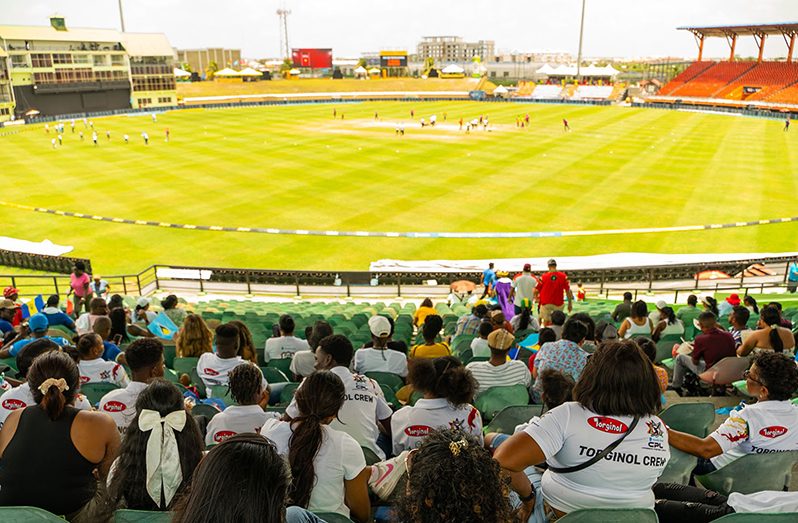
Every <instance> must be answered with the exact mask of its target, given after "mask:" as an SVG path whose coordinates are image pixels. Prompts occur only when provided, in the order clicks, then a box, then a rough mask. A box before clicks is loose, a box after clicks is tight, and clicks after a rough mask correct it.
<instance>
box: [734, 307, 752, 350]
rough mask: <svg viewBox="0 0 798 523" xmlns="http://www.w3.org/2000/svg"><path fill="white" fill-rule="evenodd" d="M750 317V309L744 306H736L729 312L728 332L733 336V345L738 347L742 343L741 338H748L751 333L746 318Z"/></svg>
mask: <svg viewBox="0 0 798 523" xmlns="http://www.w3.org/2000/svg"><path fill="white" fill-rule="evenodd" d="M750 317H751V311H749V310H748V309H746V308H745V307H740V306H737V307H735V308H734V309H732V311H731V313H729V334H731V335H732V338H734V345H735V346H736V347H738V348H739V347H740V345H742V344H743V338H748V335H749V334H751V332H752V331H751V329H749V328H748V319H749V318H750Z"/></svg>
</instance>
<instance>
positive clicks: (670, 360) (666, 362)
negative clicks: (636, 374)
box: [662, 358, 675, 370]
mask: <svg viewBox="0 0 798 523" xmlns="http://www.w3.org/2000/svg"><path fill="white" fill-rule="evenodd" d="M662 365H663V366H665V367H667V368H669V369H671V370H673V366H674V365H675V364H674V363H673V358H668V359H666V360H662Z"/></svg>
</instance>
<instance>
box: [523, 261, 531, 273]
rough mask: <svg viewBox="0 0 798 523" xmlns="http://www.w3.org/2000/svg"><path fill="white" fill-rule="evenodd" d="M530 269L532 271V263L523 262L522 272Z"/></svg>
mask: <svg viewBox="0 0 798 523" xmlns="http://www.w3.org/2000/svg"><path fill="white" fill-rule="evenodd" d="M531 271H532V265H531V264H529V263H525V264H524V272H531Z"/></svg>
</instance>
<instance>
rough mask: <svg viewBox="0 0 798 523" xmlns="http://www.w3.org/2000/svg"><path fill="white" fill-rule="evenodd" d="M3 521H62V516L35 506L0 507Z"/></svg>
mask: <svg viewBox="0 0 798 523" xmlns="http://www.w3.org/2000/svg"><path fill="white" fill-rule="evenodd" d="M0 521H2V522H3V523H64V518H60V517H58V516H56V515H55V514H52V513H50V512H47V511H46V510H44V509H41V508H37V507H0Z"/></svg>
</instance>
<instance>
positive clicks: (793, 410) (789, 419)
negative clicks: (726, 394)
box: [709, 400, 798, 468]
mask: <svg viewBox="0 0 798 523" xmlns="http://www.w3.org/2000/svg"><path fill="white" fill-rule="evenodd" d="M709 436H710V437H711V438H712V439H714V440H715V441H717V442H718V445H720V448H721V449H723V454H721V455H720V456H715V457H714V458H712V459H711V460H710V461H712V464H713V465H715V467H716V468H721V467H723V466H725V465H728V464H729V463H731V462H732V461H734V460H736V459H737V458H741V457H742V456H745V455H746V454H768V453H770V452H786V451H789V450H798V407H796V406H794V405H792V404H791V403H790V402H789V401H772V400H771V401H760V402H758V403H754V404H753V405H746V406H745V407H743V408H742V409H739V410H737V409H735V410H733V411H731V412H730V413H729V417H728V419H726V421H724V422H723V425H721V426H720V427H718V428H717V430H716V431H715V432H713V433H712V434H710V435H709Z"/></svg>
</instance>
